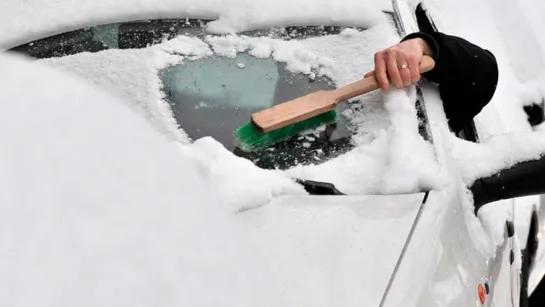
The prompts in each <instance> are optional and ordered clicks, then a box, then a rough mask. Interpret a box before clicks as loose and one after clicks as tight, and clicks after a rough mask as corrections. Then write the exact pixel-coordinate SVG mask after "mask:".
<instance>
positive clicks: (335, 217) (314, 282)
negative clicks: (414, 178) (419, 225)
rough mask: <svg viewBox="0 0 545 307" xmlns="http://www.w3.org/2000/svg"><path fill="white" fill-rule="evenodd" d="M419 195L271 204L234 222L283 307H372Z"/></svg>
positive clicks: (304, 199) (281, 200)
mask: <svg viewBox="0 0 545 307" xmlns="http://www.w3.org/2000/svg"><path fill="white" fill-rule="evenodd" d="M424 195H425V194H423V193H419V194H409V195H388V196H382V195H380V196H361V197H351V196H328V197H321V196H297V197H295V196H285V197H277V198H275V199H274V200H273V201H272V202H271V203H270V204H268V205H266V206H263V207H260V208H256V209H252V210H248V211H244V212H241V213H239V214H238V215H237V219H238V221H239V222H240V225H241V226H242V228H243V232H244V234H245V235H246V236H247V238H248V242H250V244H251V246H253V247H254V249H255V252H256V253H257V254H258V255H260V256H261V257H262V259H263V260H264V261H263V262H265V263H267V264H268V269H269V270H270V271H271V272H272V273H273V275H274V276H275V278H276V281H277V282H278V283H279V284H280V286H281V289H282V291H283V293H284V294H285V298H286V299H287V301H288V305H287V306H300V307H303V306H313V307H317V306H324V307H327V306H343V307H349V306H354V307H356V306H378V304H379V302H380V300H381V298H382V295H383V293H384V289H385V288H386V285H387V284H388V282H389V280H390V277H391V275H392V272H393V271H394V268H395V266H396V263H397V261H398V259H399V256H400V255H401V253H402V250H403V247H404V245H405V241H406V239H407V237H408V234H409V232H410V229H411V227H412V226H413V223H414V221H415V217H416V215H417V212H418V211H419V208H420V206H421V204H422V201H423V199H424Z"/></svg>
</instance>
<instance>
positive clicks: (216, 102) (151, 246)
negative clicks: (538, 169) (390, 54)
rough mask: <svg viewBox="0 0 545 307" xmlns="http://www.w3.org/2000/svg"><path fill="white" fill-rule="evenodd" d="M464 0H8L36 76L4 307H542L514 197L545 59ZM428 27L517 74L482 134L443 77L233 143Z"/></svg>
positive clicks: (534, 147)
mask: <svg viewBox="0 0 545 307" xmlns="http://www.w3.org/2000/svg"><path fill="white" fill-rule="evenodd" d="M257 2H259V3H257ZM460 2H461V1H427V2H426V4H429V5H427V9H426V8H425V7H424V5H422V4H421V3H416V2H415V3H413V2H410V3H406V2H404V1H395V0H394V1H392V2H389V1H378V0H376V1H375V0H369V1H361V0H360V1H356V0H346V1H343V2H342V3H334V2H331V1H325V0H320V1H299V2H295V1H286V0H282V1H279V0H277V1H272V0H271V1H269V0H266V1H265V0H264V1H247V0H233V1H229V3H227V2H226V1H219V0H207V1H202V2H198V3H197V2H195V1H174V0H164V1H136V0H123V1H115V2H114V1H107V0H100V1H98V0H95V1H84V0H78V1H57V2H55V4H54V5H53V4H52V3H51V2H49V1H45V0H43V1H33V2H21V1H15V0H6V1H3V2H2V3H0V12H2V13H1V14H2V17H3V18H2V19H0V25H1V26H0V48H1V49H3V50H9V51H11V52H12V53H13V52H15V53H19V54H25V55H26V56H28V57H30V58H33V59H32V62H31V63H32V64H30V63H29V62H28V61H23V60H20V59H18V58H12V57H11V56H10V57H6V56H5V55H3V56H2V57H1V58H0V63H2V67H3V68H4V69H3V70H2V71H1V72H0V80H1V81H0V82H1V83H0V84H1V85H0V101H2V104H1V108H2V109H1V110H2V112H0V114H1V116H2V117H0V118H1V119H2V120H0V123H2V124H3V126H0V127H2V129H1V130H2V131H3V133H4V134H3V136H2V138H0V139H2V141H3V142H5V143H3V145H2V147H3V148H7V150H3V152H2V154H0V166H1V167H0V168H1V169H6V170H7V171H5V172H4V171H3V172H1V173H2V175H3V176H2V177H0V179H1V180H0V182H3V183H5V184H3V186H5V187H7V188H6V190H7V191H8V193H7V194H6V196H4V197H5V198H0V200H2V203H1V204H0V208H1V209H0V210H1V211H0V218H1V220H0V225H1V226H0V271H1V272H4V273H3V274H0V285H1V286H0V289H2V290H0V303H2V305H6V306H36V305H45V306H66V305H78V306H158V305H161V306H186V305H187V306H235V305H236V306H385V307H386V306H474V305H477V306H531V307H535V306H538V305H535V304H534V303H533V302H529V301H528V300H527V298H528V295H529V294H530V293H532V292H535V291H534V290H535V289H537V288H538V284H539V282H540V280H541V279H542V277H543V268H545V247H543V246H544V244H542V243H543V239H542V236H541V232H542V229H543V225H545V214H544V213H543V212H540V199H539V196H529V197H524V198H522V197H517V198H514V197H515V196H521V195H522V194H523V193H521V192H520V190H517V189H514V190H512V189H505V187H510V186H511V185H513V184H515V183H516V184H519V182H520V181H521V180H524V179H525V178H532V177H530V176H529V175H531V174H529V172H528V171H525V169H526V168H527V165H528V164H527V163H531V162H530V161H534V160H536V159H537V158H539V157H541V155H542V154H543V153H545V138H544V137H543V136H544V135H543V134H542V133H541V132H539V131H537V130H539V129H538V128H536V127H537V126H536V125H534V126H536V127H534V128H535V129H536V131H534V128H533V127H532V125H531V124H530V123H529V121H528V115H527V113H525V111H524V103H529V102H536V103H537V104H536V106H537V107H538V108H539V102H540V101H539V99H538V98H539V91H538V90H539V87H532V86H531V85H529V84H527V83H525V82H529V81H535V80H539V77H540V76H537V75H535V71H536V69H537V71H539V69H538V68H539V65H538V64H539V63H545V59H543V56H544V53H543V52H541V51H539V50H542V49H541V47H540V46H539V44H538V45H536V46H533V47H534V48H533V50H537V51H535V53H534V54H532V57H534V58H535V56H538V57H539V56H541V58H540V59H541V60H539V61H540V62H539V61H538V60H535V61H537V62H536V63H538V64H536V67H538V68H535V67H534V70H532V69H526V70H524V76H525V77H526V79H520V78H519V79H517V77H520V75H517V74H516V73H514V71H516V69H517V68H518V67H522V66H524V67H525V66H526V65H528V63H526V62H523V61H522V62H516V63H515V64H513V63H512V61H510V60H512V57H513V54H516V55H517V56H518V55H520V53H517V51H514V53H513V54H511V53H510V50H508V48H506V47H505V45H504V44H505V42H506V37H504V36H502V35H501V34H502V33H503V32H500V30H498V29H499V27H498V24H499V21H498V18H499V17H495V16H490V13H489V11H490V9H493V10H492V11H493V12H494V9H495V10H497V11H498V12H503V11H502V9H503V8H504V7H501V6H502V5H507V4H506V3H507V2H508V1H494V2H492V1H477V2H476V3H473V2H475V1H473V2H472V4H471V7H472V8H473V9H472V10H471V12H466V10H467V11H470V10H469V9H468V7H470V5H469V4H468V5H466V6H458V5H459V4H460ZM468 2H469V1H468ZM510 5H513V4H510ZM515 6H516V4H515ZM517 7H518V6H517ZM445 12H448V13H449V14H447V13H445ZM466 13H467V15H464V14H466ZM498 14H499V13H498ZM23 16H24V17H23ZM452 16H454V17H452ZM459 16H465V17H467V16H473V17H475V16H479V18H478V19H477V18H475V19H474V22H475V23H477V21H478V26H479V27H478V30H475V29H474V28H473V27H470V26H467V24H468V23H469V24H471V23H470V22H467V20H463V21H464V22H465V23H463V25H460V23H459V22H458V21H459V20H457V19H456V18H462V17H459ZM483 16H484V17H483ZM517 16H518V15H517ZM526 16H528V13H527V12H524V13H521V14H520V16H518V17H517V18H518V19H517V20H520V21H521V23H520V24H524V23H523V22H522V21H524V18H526ZM530 20H533V19H530ZM474 25H475V24H474ZM533 26H534V25H533V24H532V23H530V26H529V27H530V28H531V27H533ZM475 27H476V25H475ZM419 30H420V31H433V30H440V31H445V32H448V33H452V34H458V35H460V36H463V37H467V38H468V39H470V40H472V41H474V42H475V43H477V44H480V45H482V46H483V47H485V48H487V49H491V50H493V51H494V53H495V54H496V56H497V58H498V63H499V65H500V83H499V85H498V89H497V93H496V95H495V96H494V99H493V101H492V102H491V103H490V105H489V106H487V107H486V108H485V110H483V112H482V114H480V115H479V116H478V117H477V118H476V119H475V122H474V124H472V125H469V126H468V127H466V128H465V129H464V131H463V132H462V133H460V134H459V135H457V136H456V135H454V134H453V133H452V132H451V131H450V130H449V128H448V123H447V120H446V117H445V114H444V111H443V107H442V103H441V99H440V98H439V95H438V92H437V89H436V88H435V86H434V85H432V84H429V83H428V82H426V81H422V82H421V83H419V84H418V85H417V86H414V87H411V88H408V89H406V90H393V91H389V92H386V93H380V92H378V91H377V92H373V93H370V94H368V95H364V96H362V97H359V98H358V99H355V100H352V101H349V102H346V103H344V104H343V105H341V106H340V107H339V109H338V113H339V116H338V119H337V121H336V123H334V124H332V125H327V126H325V127H322V128H320V129H317V130H314V131H310V132H309V133H306V134H303V135H301V136H298V137H296V138H293V139H290V140H288V141H285V142H281V143H278V144H275V145H272V146H270V147H267V148H264V149H262V150H258V151H253V152H245V151H243V150H241V149H240V148H237V146H236V144H235V143H234V142H233V137H232V133H233V131H234V130H235V129H236V128H237V127H238V126H240V125H242V124H244V123H245V122H246V121H248V119H249V117H250V114H251V113H252V112H254V111H256V110H259V109H262V108H265V107H268V106H271V105H273V104H276V103H280V102H282V101H286V100H288V99H290V98H294V97H297V96H299V95H303V94H305V93H308V92H311V91H315V90H318V89H330V88H333V87H336V86H342V85H344V84H347V83H349V82H352V81H354V80H357V79H359V78H361V76H362V75H363V74H364V73H365V72H367V71H370V70H372V69H373V54H374V52H376V51H377V50H380V49H383V48H386V47H389V46H390V45H392V44H395V43H396V42H398V41H399V40H400V39H401V38H402V37H403V36H404V35H406V34H408V33H411V32H416V31H419ZM510 33H512V32H510ZM530 34H531V33H530ZM535 41H536V42H540V41H539V40H535ZM34 59H37V60H36V61H34ZM516 59H517V60H520V59H519V58H518V57H517V58H516ZM518 64H520V65H518ZM521 65H522V66H521ZM541 67H542V68H543V67H545V65H543V66H541ZM48 68H49V69H48ZM59 71H63V73H61V72H59ZM536 97H537V98H536ZM534 98H535V99H534ZM33 102H35V103H36V105H34V104H33ZM540 112H541V111H538V112H537V113H538V114H539V113H540ZM534 113H535V112H534ZM531 122H532V123H534V124H537V123H536V122H535V120H534V118H532V120H531ZM514 132H517V133H516V134H515V133H514ZM513 172H516V173H517V174H518V175H520V176H519V177H516V178H514V177H510V176H505V174H510V173H513ZM497 174H500V175H497ZM502 174H503V175H502ZM498 178H500V179H498ZM487 185H488V186H487ZM490 185H494V186H490ZM483 186H485V187H484V188H483ZM494 187H499V190H495V189H494ZM490 191H494V192H497V191H499V192H497V193H490ZM532 193H535V194H539V193H545V187H544V188H543V189H542V190H540V191H532ZM513 198H514V199H513ZM501 199H506V200H501ZM499 200H501V201H499ZM496 201H499V202H496ZM489 203H490V204H489ZM485 204H488V205H485ZM530 303H531V304H534V305H529V304H530Z"/></svg>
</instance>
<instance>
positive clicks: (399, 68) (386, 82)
mask: <svg viewBox="0 0 545 307" xmlns="http://www.w3.org/2000/svg"><path fill="white" fill-rule="evenodd" d="M431 53H432V52H431V48H430V46H429V45H428V43H426V41H425V40H423V39H421V38H413V39H409V40H406V41H404V42H401V43H399V44H397V45H395V46H392V47H390V48H388V49H386V50H382V51H379V52H377V53H375V70H374V71H370V72H368V73H367V74H365V77H369V76H372V75H373V74H374V75H375V78H376V79H377V82H378V84H379V86H380V88H381V89H383V90H387V89H389V88H390V84H393V85H394V86H395V87H396V88H399V89H400V88H403V87H404V86H409V85H411V84H412V83H414V82H416V81H418V80H420V72H419V65H420V61H421V60H422V56H423V55H429V56H432V54H431Z"/></svg>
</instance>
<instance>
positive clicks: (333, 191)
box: [295, 179, 346, 195]
mask: <svg viewBox="0 0 545 307" xmlns="http://www.w3.org/2000/svg"><path fill="white" fill-rule="evenodd" d="M295 181H296V182H297V183H299V184H300V185H302V186H303V187H304V188H305V191H307V192H308V193H309V194H310V195H346V194H344V193H343V192H341V191H339V190H337V188H336V187H335V185H334V184H333V183H329V182H321V181H312V180H302V179H296V180H295Z"/></svg>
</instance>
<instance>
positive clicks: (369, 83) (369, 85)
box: [331, 55, 435, 103]
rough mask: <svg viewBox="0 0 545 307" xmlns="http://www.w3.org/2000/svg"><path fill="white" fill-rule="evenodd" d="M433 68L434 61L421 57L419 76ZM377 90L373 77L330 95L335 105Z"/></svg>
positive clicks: (339, 89) (351, 84) (427, 57)
mask: <svg viewBox="0 0 545 307" xmlns="http://www.w3.org/2000/svg"><path fill="white" fill-rule="evenodd" d="M434 67H435V61H434V60H433V59H432V58H431V57H429V56H427V55H425V56H423V57H422V61H421V62H420V69H419V70H420V73H421V74H423V73H425V72H428V71H430V70H432V69H433V68H434ZM378 88H379V86H378V83H377V79H376V78H375V76H374V75H373V76H369V77H367V78H365V79H362V80H360V81H356V82H354V83H350V84H348V85H346V86H343V87H340V88H338V89H336V90H334V91H333V92H332V93H331V94H332V95H334V96H335V98H336V101H337V103H340V102H342V101H345V100H347V99H350V98H354V97H356V96H359V95H363V94H365V93H369V92H371V91H374V90H376V89H378Z"/></svg>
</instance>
